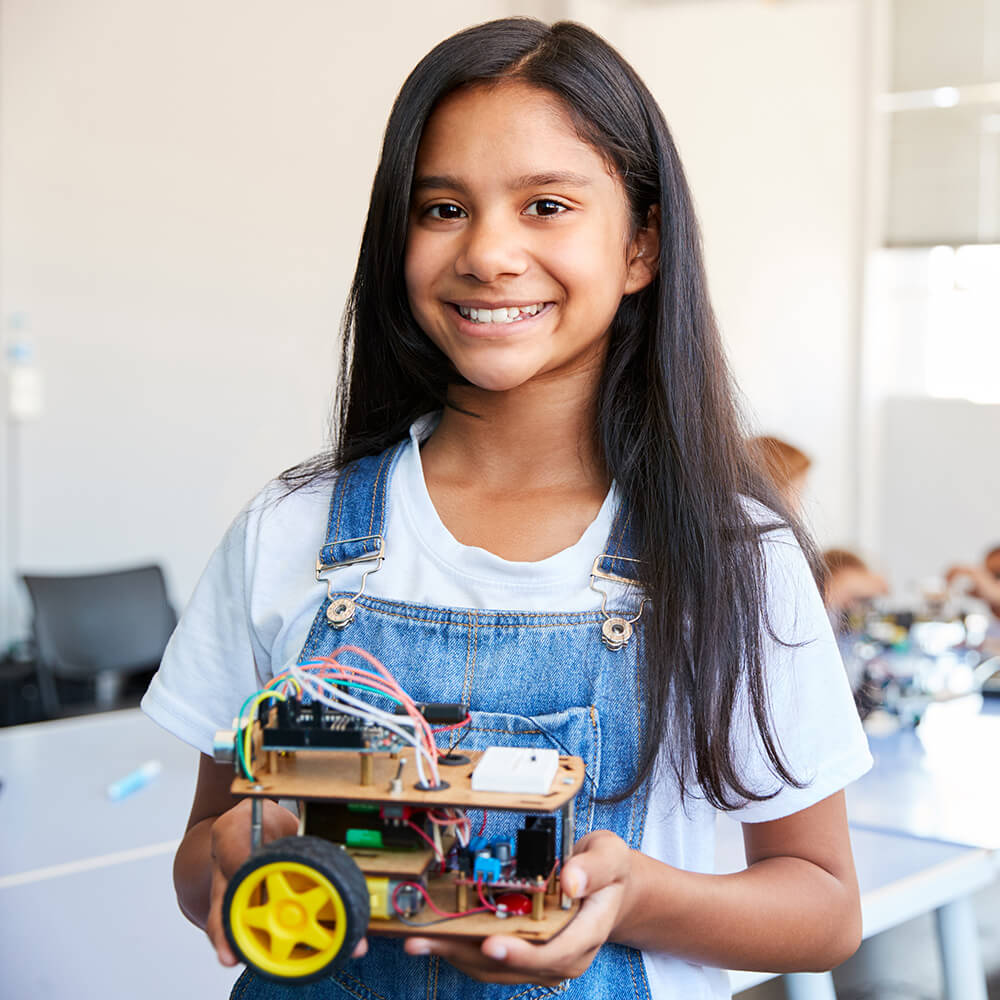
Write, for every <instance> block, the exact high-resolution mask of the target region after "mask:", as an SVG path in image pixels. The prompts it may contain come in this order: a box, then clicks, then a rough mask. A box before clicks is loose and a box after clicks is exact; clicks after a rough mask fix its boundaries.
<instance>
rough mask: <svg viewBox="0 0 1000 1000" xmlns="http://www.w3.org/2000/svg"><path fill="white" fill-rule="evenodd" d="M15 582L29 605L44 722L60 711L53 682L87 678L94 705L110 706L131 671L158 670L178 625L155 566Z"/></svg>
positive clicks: (39, 577)
mask: <svg viewBox="0 0 1000 1000" xmlns="http://www.w3.org/2000/svg"><path fill="white" fill-rule="evenodd" d="M21 579H22V580H24V583H25V586H26V587H27V588H28V593H29V595H30V596H31V601H32V604H33V606H34V613H35V619H34V636H35V647H36V659H37V667H38V687H39V690H40V692H41V696H42V706H43V708H44V710H45V712H46V714H47V715H49V716H50V717H55V716H58V715H61V714H63V705H62V704H61V702H60V698H59V690H58V685H57V683H56V678H73V679H77V680H81V679H91V678H92V679H93V681H94V689H95V696H94V707H96V708H98V709H108V708H113V707H114V705H115V702H116V700H117V698H118V696H119V693H120V691H121V688H122V684H123V682H124V680H125V678H126V677H127V676H128V675H129V674H134V673H139V672H143V671H150V670H155V669H156V667H157V666H158V665H159V663H160V658H161V657H162V656H163V650H164V648H165V647H166V644H167V639H169V638H170V633H171V632H172V631H173V630H174V626H175V625H176V624H177V615H176V614H175V613H174V609H173V608H172V607H171V605H170V602H169V600H167V588H166V584H165V582H164V579H163V571H162V570H161V569H160V567H159V566H139V567H136V568H135V569H125V570H116V571H113V572H108V573H92V574H88V575H84V576H29V575H22V577H21Z"/></svg>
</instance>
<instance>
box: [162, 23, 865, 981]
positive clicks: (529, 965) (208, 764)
mask: <svg viewBox="0 0 1000 1000" xmlns="http://www.w3.org/2000/svg"><path fill="white" fill-rule="evenodd" d="M336 428H337V430H336V441H335V447H334V451H333V452H332V454H331V455H330V456H328V457H325V458H321V459H318V460H314V461H312V462H308V463H306V464H304V465H302V466H299V467H297V468H295V469H292V470H290V471H288V472H286V473H285V474H284V475H283V476H282V477H281V479H280V480H279V482H278V483H277V484H276V485H274V486H272V487H271V488H269V489H268V490H267V491H265V493H264V494H263V495H262V497H261V498H260V499H259V500H258V501H257V502H255V503H254V504H252V505H251V506H250V507H249V508H248V510H247V511H246V512H245V513H244V514H243V515H242V516H241V517H240V518H239V519H238V520H237V521H236V522H235V524H234V525H233V526H232V528H231V529H230V531H229V532H228V534H227V535H226V537H225V539H224V540H223V542H222V544H221V545H220V547H219V549H218V550H217V551H216V553H215V555H214V556H213V558H212V561H211V562H210V564H209V567H208V569H207V570H206V572H205V575H204V577H203V579H202V580H201V582H200V583H199V585H198V588H197V590H196V592H195V594H194V597H193V599H192V602H191V605H190V607H189V608H188V610H187V611H186V613H185V615H184V618H183V620H182V622H181V624H180V626H179V627H178V629H177V632H176V634H175V636H174V638H173V639H172V641H171V644H170V647H169V649H168V651H167V654H166V656H165V659H164V662H163V665H162V667H161V669H160V672H159V674H158V675H157V677H156V679H155V680H154V682H153V684H152V686H151V688H150V690H149V693H148V694H147V696H146V698H145V701H144V707H145V709H146V711H147V712H148V713H149V714H150V715H151V716H152V717H153V718H154V719H156V720H157V721H158V722H160V723H161V724H163V725H165V726H166V727H168V728H169V729H171V730H172V731H173V732H175V733H177V734H178V735H179V736H181V737H182V738H185V739H187V740H188V741H189V742H191V743H192V744H194V745H195V746H198V747H199V748H200V749H201V750H202V751H203V752H204V753H205V754H206V756H204V757H203V758H202V763H201V768H200V771H199V775H198V784H197V790H196V793H195V799H194V805H193V808H192V811H191V817H190V821H189V825H188V830H187V833H186V835H185V837H184V840H183V842H182V844H181V847H180V849H179V850H178V853H177V859H176V865H175V878H176V885H177V890H178V896H179V899H180V904H181V907H182V908H183V910H184V912H185V913H186V914H187V915H188V916H189V917H190V918H191V919H192V920H193V921H195V922H196V923H198V924H199V925H201V926H203V927H204V928H205V929H206V931H207V933H208V935H209V937H210V938H211V941H212V943H213V945H214V946H215V948H216V951H217V952H218V955H219V958H220V960H221V961H222V962H223V963H226V964H234V963H235V957H234V955H233V954H232V952H231V950H230V948H229V946H228V944H227V943H226V939H225V936H224V934H223V932H222V929H221V923H220V901H221V899H222V895H223V893H224V890H225V886H226V883H227V879H228V878H229V877H230V876H231V875H232V874H233V872H234V871H235V869H236V868H237V867H239V865H240V864H241V862H242V861H243V860H244V858H245V857H246V855H247V853H248V850H249V843H248V841H249V822H248V810H249V807H248V804H247V803H246V802H243V803H238V804H234V800H233V798H232V797H231V796H230V794H229V790H228V789H229V784H230V781H231V778H232V770H231V768H230V767H228V766H222V765H218V764H215V763H214V762H213V761H212V759H211V757H210V756H208V753H209V752H210V749H211V741H212V734H213V731H214V730H215V729H216V728H219V727H225V726H228V725H229V724H230V720H231V719H232V718H233V716H234V714H235V713H236V710H237V708H238V706H239V705H240V704H241V702H242V700H243V699H244V698H245V697H246V696H247V694H249V693H250V692H252V691H254V690H256V689H258V688H259V687H261V686H262V684H264V683H266V682H267V680H268V679H269V678H270V677H272V676H273V675H275V674H277V673H278V672H280V671H281V670H283V669H284V668H285V667H286V666H288V665H290V664H293V663H295V662H297V661H299V660H301V659H303V658H304V659H309V658H312V657H314V656H317V655H321V654H324V653H328V652H330V651H331V650H332V649H333V648H334V647H337V646H339V645H341V644H342V643H351V644H352V645H356V646H360V647H362V648H364V649H366V650H368V651H370V652H371V653H373V654H375V655H376V656H377V657H379V659H381V660H382V661H383V662H384V663H386V665H387V666H388V667H389V668H390V669H391V670H392V671H393V673H394V674H395V675H396V676H397V678H398V679H399V681H400V682H401V683H402V685H403V687H404V688H405V689H406V690H407V691H408V692H409V693H410V694H411V695H412V696H413V697H414V698H416V699H421V700H426V701H452V702H461V703H462V704H463V705H465V706H466V707H467V708H468V709H469V711H470V713H471V716H472V720H473V721H472V726H471V730H472V732H471V734H470V736H469V738H468V742H466V743H464V744H463V746H473V747H484V746H487V745H490V744H493V743H498V742H504V741H508V742H517V741H519V740H521V741H523V740H525V739H527V740H528V741H529V742H534V743H535V744H538V743H539V742H544V741H545V740H547V739H551V740H553V741H554V745H558V746H559V747H561V748H562V749H563V751H565V750H567V749H568V750H569V751H571V752H572V753H575V754H577V755H579V756H581V757H582V758H583V759H584V760H585V761H586V763H587V768H588V775H589V776H590V780H589V781H588V782H586V783H585V785H584V789H583V791H581V793H580V795H579V796H578V798H577V801H576V815H577V817H578V826H579V827H580V828H581V829H579V830H578V831H577V832H578V834H580V833H582V834H583V836H582V837H581V839H580V840H579V841H578V843H577V845H576V849H575V852H574V854H573V857H572V860H571V861H570V862H569V863H568V864H567V865H566V867H565V871H564V873H563V875H564V885H565V886H566V887H567V891H569V892H570V893H572V894H573V895H575V896H576V897H577V898H579V899H581V900H582V907H581V909H580V912H579V914H578V915H577V917H576V918H575V919H574V920H573V922H572V923H571V924H570V925H569V927H568V928H567V929H566V930H565V931H564V932H563V933H562V934H561V935H559V936H557V937H556V938H554V939H553V940H552V941H550V942H548V943H546V944H544V945H534V944H531V943H528V942H525V941H522V940H519V939H516V938H512V937H506V936H504V935H503V934H496V935H493V936H491V937H489V938H487V939H486V940H485V941H483V942H481V943H467V942H466V943H463V942H461V941H456V940H451V939H435V938H423V937H413V938H408V939H406V941H405V943H402V942H400V941H393V940H388V939H384V938H373V939H372V940H370V941H368V942H362V944H361V945H359V947H358V949H357V952H356V955H355V959H354V960H352V961H349V962H348V963H347V964H346V966H344V968H343V969H341V970H340V971H338V972H337V973H336V974H335V975H334V976H332V977H331V978H328V979H325V980H323V981H321V982H319V983H314V984H312V985H310V986H307V987H286V986H277V985H274V984H272V983H269V982H264V981H261V980H258V979H257V978H256V977H255V976H253V975H252V974H250V973H249V972H247V973H244V975H243V976H242V977H241V979H240V981H239V983H238V984H237V988H236V990H235V992H234V996H239V997H279V996H280V997H286V996H288V997H290V996H296V997H301V998H313V997H341V996H351V997H363V998H369V1000H371V998H382V997H393V998H401V1000H408V998H417V997H419V998H422V1000H423V998H427V997H441V998H445V997H448V998H451V997H462V998H465V997H488V998H500V997H504V998H507V997H521V998H524V997H537V996H544V995H549V994H550V993H551V992H552V990H553V989H556V988H557V987H558V991H559V992H560V993H562V992H565V993H566V994H567V995H568V996H570V997H579V998H605V997H633V996H634V997H649V996H653V997H656V998H659V1000H667V998H674V997H683V998H685V1000H697V998H716V997H724V996H728V995H729V990H728V986H727V981H726V975H725V973H724V972H722V971H719V970H720V969H725V968H727V967H729V968H732V967H740V968H747V969H755V968H756V969H769V970H775V971H783V970H799V969H827V968H829V967H831V966H832V965H834V964H836V963H838V962H840V961H842V960H843V959H844V958H846V957H847V956H848V955H849V954H851V952H853V951H854V949H855V947H856V946H857V944H858V940H859V935H860V912H859V903H858V890H857V885H856V880H855V875H854V870H853V865H852V860H851V852H850V846H849V841H848V835H847V824H846V820H845V815H844V802H843V794H842V789H843V787H844V786H845V785H846V784H847V783H849V782H850V781H852V780H853V779H855V778H856V777H858V776H859V775H860V774H861V773H863V772H864V771H865V770H866V769H867V767H868V766H869V763H870V758H869V756H868V752H867V747H866V744H865V741H864V737H863V735H862V733H861V730H860V727H859V725H858V722H857V718H856V716H855V713H854V708H853V704H852V701H851V697H850V692H849V691H848V689H847V685H846V682H845V680H844V676H843V669H842V667H841V665H840V662H839V659H838V657H837V652H836V646H835V644H834V642H833V639H832V636H831V634H830V628H829V624H828V623H827V620H826V616H825V614H824V611H823V606H822V602H821V600H820V597H819V594H818V592H817V589H816V586H815V583H814V580H813V576H812V574H811V572H810V568H809V567H810V560H811V559H812V558H813V549H812V548H811V546H810V545H809V543H808V540H807V539H806V538H805V537H804V536H803V533H802V531H801V530H800V529H799V527H798V526H797V523H796V521H795V519H794V518H793V517H792V515H791V514H790V513H789V512H788V511H787V509H786V507H785V506H784V505H783V504H782V502H781V501H780V500H779V498H778V497H777V496H776V495H775V494H774V492H773V489H771V488H769V487H768V486H766V484H765V483H764V482H763V481H762V479H761V477H760V476H759V475H758V474H757V473H756V472H754V471H753V468H752V463H750V462H749V461H748V460H747V458H746V456H745V449H744V447H743V444H742V440H743V439H742V436H741V432H740V427H739V424H738V422H737V416H736V412H735V409H734V404H733V398H732V391H731V388H730V385H729V382H728V377H727V373H726V366H725V362H724V359H723V355H722V350H721V347H720V342H719V337H718V333H717V331H716V328H715V324H714V321H713V318H712V313H711V310H710V307H709V302H708V296H707V292H706V282H705V276H704V272H703V269H702V263H701V256H700V250H699V237H698V230H697V225H696V222H695V219H694V214H693V210H692V205H691V198H690V195H689V193H688V189H687V186H686V184H685V181H684V177H683V174H682V171H681V167H680V164H679V162H678V158H677V153H676V150H675V149H674V146H673V143H672V141H671V139H670V135H669V133H668V131H667V128H666V125H665V124H664V121H663V118H662V115H661V113H660V111H659V109H658V108H657V105H656V103H655V101H654V100H653V98H652V96H651V95H650V94H649V92H648V91H647V90H646V88H645V87H644V85H643V84H642V82H641V81H640V80H639V79H638V77H637V76H636V74H635V73H634V72H633V71H632V70H631V69H630V67H629V66H628V65H627V64H626V63H625V62H624V61H623V60H622V58H621V57H620V56H619V55H618V54H617V53H616V52H615V51H614V50H613V49H611V48H610V47H609V46H608V45H607V44H606V43H605V42H603V41H602V40H601V39H600V38H598V37H597V36H595V35H594V34H592V33H591V32H590V31H588V30H586V29H585V28H582V27H580V26H578V25H574V24H569V23H561V24H556V25H554V26H552V27H548V26H546V25H544V24H542V23H540V22H538V21H535V20H529V19H510V20H502V21H496V22H492V23H489V24H485V25H481V26H479V27H476V28H472V29H470V30H468V31H463V32H461V33H460V34H458V35H455V36H454V37H452V38H449V39H448V40H446V41H445V42H443V43H442V44H440V45H439V46H438V47H437V48H435V49H434V50H433V51H432V52H431V53H430V54H429V55H428V56H427V57H426V58H425V59H424V60H423V61H422V62H421V63H420V64H419V65H418V66H417V68H416V69H415V70H414V72H413V73H412V74H411V76H410V77H409V79H408V80H407V81H406V83H405V84H404V86H403V89H402V91H401V93H400V95H399V98H398V99H397V101H396V104H395V107H394V108H393V111H392V114H391V117H390V120H389V124H388V128H387V131H386V136H385V142H384V145H383V150H382V157H381V162H380V164H379V167H378V172H377V174H376V177H375V183H374V187H373V190H372V198H371V205H370V209H369V214H368V221H367V225H366V228H365V233H364V238H363V241H362V246H361V254H360V259H359V263H358V269H357V273H356V276H355V280H354V285H353V288H352V292H351V297H350V302H349V306H348V310H347V317H346V322H345V338H344V348H343V367H342V374H341V383H340V394H339V407H338V410H337V423H336ZM377 551H381V552H382V554H383V556H384V558H381V559H372V560H369V561H366V562H361V563H353V564H351V565H348V563H350V562H351V560H353V559H356V558H358V557H359V556H364V555H369V556H371V555H372V554H373V553H375V552H377ZM317 552H320V554H321V558H320V564H321V572H320V573H319V576H320V577H321V578H322V579H321V581H320V582H317V580H316V579H315V578H314V576H313V566H314V565H315V564H316V554H317ZM803 553H805V554H803ZM623 581H624V582H623ZM333 625H339V626H342V627H341V628H335V627H333ZM719 809H722V810H726V811H729V812H730V813H731V814H732V815H733V816H734V817H736V818H737V819H738V820H740V821H742V822H743V823H744V824H745V825H744V831H745V840H746V851H747V860H748V864H749V867H748V869H747V870H746V871H745V872H741V873H739V874H735V875H725V876H716V875H713V874H710V873H711V872H712V868H713V837H714V823H715V815H716V810H719ZM295 830H296V819H295V817H294V816H293V815H292V814H291V813H290V812H288V811H286V810H285V809H284V808H283V807H281V806H280V805H279V804H277V803H270V802H269V803H267V808H266V811H265V814H264V837H265V839H266V840H270V839H274V838H277V837H281V836H284V835H287V834H291V833H294V832H295ZM366 949H367V954H364V952H365V951H366ZM515 984H521V985H515ZM524 984H529V985H524ZM530 984H534V985H530Z"/></svg>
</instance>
